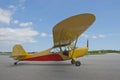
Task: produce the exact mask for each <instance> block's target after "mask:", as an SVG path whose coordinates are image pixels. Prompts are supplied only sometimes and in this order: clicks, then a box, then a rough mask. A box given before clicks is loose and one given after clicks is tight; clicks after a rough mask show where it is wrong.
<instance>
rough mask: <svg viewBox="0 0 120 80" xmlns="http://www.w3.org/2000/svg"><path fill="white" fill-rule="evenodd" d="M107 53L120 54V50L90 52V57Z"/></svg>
mask: <svg viewBox="0 0 120 80" xmlns="http://www.w3.org/2000/svg"><path fill="white" fill-rule="evenodd" d="M106 53H119V54H120V51H118V50H93V51H88V54H89V55H99V54H106Z"/></svg>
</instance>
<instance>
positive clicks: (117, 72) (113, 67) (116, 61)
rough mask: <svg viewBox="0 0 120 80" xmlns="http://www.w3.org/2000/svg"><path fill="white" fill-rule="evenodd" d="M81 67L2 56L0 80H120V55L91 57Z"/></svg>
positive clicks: (0, 57) (67, 62)
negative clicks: (25, 60)
mask: <svg viewBox="0 0 120 80" xmlns="http://www.w3.org/2000/svg"><path fill="white" fill-rule="evenodd" d="M79 60H80V61H81V63H82V65H81V66H80V67H75V66H74V65H72V64H70V61H63V62H20V63H19V64H18V65H16V66H14V65H13V62H14V60H12V59H11V58H9V57H8V56H3V55H0V80H120V54H106V55H89V56H85V57H82V58H80V59H79Z"/></svg>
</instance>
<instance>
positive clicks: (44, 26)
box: [0, 0, 120, 51]
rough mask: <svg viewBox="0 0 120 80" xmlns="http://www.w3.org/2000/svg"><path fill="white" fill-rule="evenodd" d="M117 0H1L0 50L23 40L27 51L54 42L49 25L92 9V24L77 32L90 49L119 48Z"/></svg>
mask: <svg viewBox="0 0 120 80" xmlns="http://www.w3.org/2000/svg"><path fill="white" fill-rule="evenodd" d="M119 3H120V0H0V51H11V50H12V47H13V45H15V44H22V45H23V46H24V48H25V49H26V51H41V50H44V49H47V48H49V47H52V46H53V38H52V28H53V27H54V25H55V24H57V23H58V22H60V21H62V20H63V19H65V18H68V17H70V16H73V15H77V14H82V13H92V14H94V15H95V16H96V21H95V22H94V24H93V25H92V26H91V27H90V28H89V29H88V30H87V31H86V32H85V33H83V35H82V36H80V38H79V40H78V43H77V46H84V45H85V44H86V39H87V38H88V39H89V42H90V43H89V44H90V45H89V46H90V50H96V49H97V50H98V49H113V50H120V43H119V41H120V31H119V30H120V9H119V8H120V5H119Z"/></svg>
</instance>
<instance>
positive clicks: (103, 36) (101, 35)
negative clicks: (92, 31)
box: [98, 34, 106, 38]
mask: <svg viewBox="0 0 120 80" xmlns="http://www.w3.org/2000/svg"><path fill="white" fill-rule="evenodd" d="M98 36H99V38H105V37H106V36H105V35H103V34H100V35H98Z"/></svg>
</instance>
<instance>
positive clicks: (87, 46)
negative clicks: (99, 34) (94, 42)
mask: <svg viewBox="0 0 120 80" xmlns="http://www.w3.org/2000/svg"><path fill="white" fill-rule="evenodd" d="M87 47H88V48H89V40H88V39H87Z"/></svg>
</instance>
